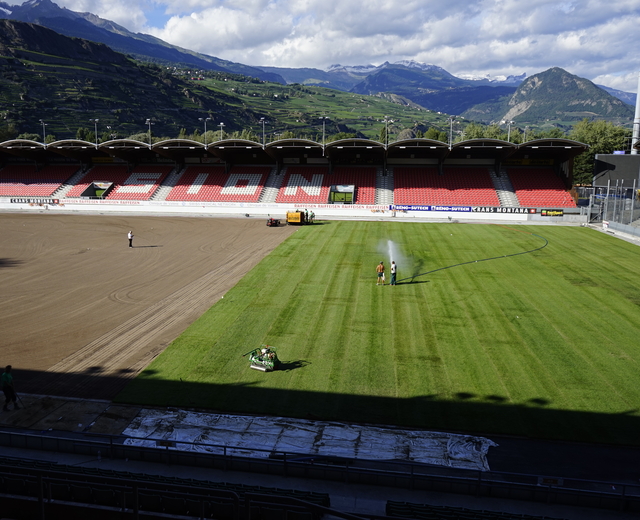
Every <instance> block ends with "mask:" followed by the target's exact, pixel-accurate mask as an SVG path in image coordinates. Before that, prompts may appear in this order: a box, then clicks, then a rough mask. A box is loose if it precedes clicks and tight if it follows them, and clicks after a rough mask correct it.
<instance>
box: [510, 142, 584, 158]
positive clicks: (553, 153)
mask: <svg viewBox="0 0 640 520" xmlns="http://www.w3.org/2000/svg"><path fill="white" fill-rule="evenodd" d="M588 148H589V145H588V144H584V143H580V142H578V141H572V140H571V139H536V140H534V141H527V142H526V143H523V144H521V145H519V146H518V148H517V150H515V151H514V153H513V156H512V157H510V158H512V159H554V160H559V161H566V160H569V159H572V158H573V157H575V156H576V155H580V154H581V153H582V152H584V151H585V150H587V149H588Z"/></svg>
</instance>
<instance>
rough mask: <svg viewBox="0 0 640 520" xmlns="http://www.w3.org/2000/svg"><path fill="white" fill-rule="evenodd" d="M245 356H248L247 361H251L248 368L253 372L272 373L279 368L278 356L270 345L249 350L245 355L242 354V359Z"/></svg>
mask: <svg viewBox="0 0 640 520" xmlns="http://www.w3.org/2000/svg"><path fill="white" fill-rule="evenodd" d="M245 356H249V359H250V360H251V365H250V367H251V368H253V369H255V370H261V371H262V372H273V371H274V370H277V368H278V367H279V366H280V360H279V359H278V354H276V349H275V347H272V346H270V345H262V346H261V347H259V348H256V349H253V350H250V351H249V352H247V353H246V354H242V357H245Z"/></svg>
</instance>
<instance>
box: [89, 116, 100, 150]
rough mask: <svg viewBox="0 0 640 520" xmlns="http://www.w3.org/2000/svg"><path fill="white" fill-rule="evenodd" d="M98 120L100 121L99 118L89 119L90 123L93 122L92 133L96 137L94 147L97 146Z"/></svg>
mask: <svg viewBox="0 0 640 520" xmlns="http://www.w3.org/2000/svg"><path fill="white" fill-rule="evenodd" d="M98 121H100V120H99V119H89V122H90V123H93V125H94V127H93V135H94V136H95V138H96V148H98Z"/></svg>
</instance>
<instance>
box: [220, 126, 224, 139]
mask: <svg viewBox="0 0 640 520" xmlns="http://www.w3.org/2000/svg"><path fill="white" fill-rule="evenodd" d="M223 128H224V123H220V140H221V141H222V129H223Z"/></svg>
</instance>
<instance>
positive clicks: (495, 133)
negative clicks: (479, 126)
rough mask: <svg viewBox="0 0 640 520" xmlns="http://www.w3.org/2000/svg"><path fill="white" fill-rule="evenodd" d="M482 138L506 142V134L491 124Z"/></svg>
mask: <svg viewBox="0 0 640 520" xmlns="http://www.w3.org/2000/svg"><path fill="white" fill-rule="evenodd" d="M484 137H485V138H487V139H501V140H503V141H506V140H507V133H506V132H503V131H502V128H500V127H499V126H498V125H496V124H493V125H489V126H488V127H486V128H485V130H484Z"/></svg>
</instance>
